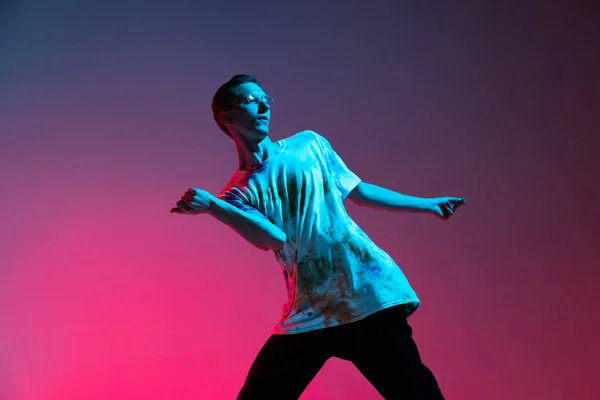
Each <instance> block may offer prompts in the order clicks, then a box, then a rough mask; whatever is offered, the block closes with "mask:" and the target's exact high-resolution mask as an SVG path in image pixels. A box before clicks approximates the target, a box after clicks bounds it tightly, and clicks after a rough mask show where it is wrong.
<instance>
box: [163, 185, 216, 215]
mask: <svg viewBox="0 0 600 400" xmlns="http://www.w3.org/2000/svg"><path fill="white" fill-rule="evenodd" d="M214 198H215V197H214V196H213V195H212V194H210V193H208V192H207V191H206V190H202V189H195V188H190V189H188V190H187V191H186V192H185V194H184V195H183V196H182V197H181V200H179V201H178V202H177V207H175V208H171V213H175V214H188V215H197V214H206V213H207V212H208V211H209V208H210V204H211V202H212V201H213V199H214Z"/></svg>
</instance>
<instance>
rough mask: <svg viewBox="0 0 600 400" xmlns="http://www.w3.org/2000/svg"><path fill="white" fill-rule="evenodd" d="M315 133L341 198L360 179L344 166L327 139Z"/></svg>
mask: <svg viewBox="0 0 600 400" xmlns="http://www.w3.org/2000/svg"><path fill="white" fill-rule="evenodd" d="M315 135H316V136H317V138H318V139H319V142H320V144H321V149H322V151H323V156H324V157H325V160H326V162H327V164H328V166H329V170H330V171H331V174H332V175H333V179H334V181H335V184H336V186H337V188H338V190H339V191H340V192H341V194H342V199H345V198H346V196H348V194H349V193H350V192H351V191H352V189H354V188H355V187H356V186H357V185H358V184H359V183H360V181H361V179H360V178H359V177H358V176H357V175H356V174H355V173H354V172H352V171H351V170H350V168H348V166H346V163H345V162H344V160H342V158H341V157H340V156H339V155H338V154H337V153H336V152H335V150H333V148H332V147H331V144H330V143H329V141H328V140H327V139H325V138H324V137H323V136H321V135H319V134H318V133H316V132H315Z"/></svg>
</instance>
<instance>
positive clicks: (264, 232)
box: [208, 197, 287, 250]
mask: <svg viewBox="0 0 600 400" xmlns="http://www.w3.org/2000/svg"><path fill="white" fill-rule="evenodd" d="M208 213H209V214H210V215H212V216H213V217H215V218H216V219H218V220H219V221H221V222H223V223H224V224H225V225H228V226H229V227H231V228H232V229H233V230H235V231H236V232H237V233H239V234H240V235H241V236H242V237H243V238H244V239H246V240H247V241H248V242H250V243H251V244H253V245H254V246H256V247H258V248H259V249H263V250H278V249H280V248H281V247H282V246H283V244H284V243H285V241H286V240H287V236H286V234H285V232H283V231H282V230H281V229H279V228H278V227H277V226H275V225H274V224H272V223H271V222H269V220H268V219H266V218H261V217H259V216H256V215H253V214H251V213H249V212H246V211H242V210H240V209H239V208H237V207H235V206H233V205H231V204H229V203H228V202H226V201H224V200H221V199H220V198H218V197H214V198H213V199H212V200H211V201H210V206H209V209H208Z"/></svg>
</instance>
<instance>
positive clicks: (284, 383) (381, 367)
mask: <svg viewBox="0 0 600 400" xmlns="http://www.w3.org/2000/svg"><path fill="white" fill-rule="evenodd" d="M271 104H272V99H271V97H269V96H268V95H266V94H265V92H264V91H263V90H262V88H261V85H260V83H259V81H258V80H256V78H254V77H253V76H248V75H236V76H234V77H233V78H232V79H231V80H229V81H228V82H227V83H225V84H223V85H222V86H221V87H220V88H219V90H218V91H217V92H216V94H215V96H214V98H213V103H212V110H213V116H214V118H215V121H216V122H217V124H218V126H219V127H220V128H221V130H223V132H225V133H226V134H227V135H228V136H230V137H231V138H232V139H233V141H234V142H235V145H236V147H237V152H238V158H239V168H238V170H237V171H236V172H235V173H234V175H233V176H232V178H231V179H230V181H229V182H228V184H227V185H226V186H225V188H224V189H223V190H222V191H221V193H220V194H219V195H218V196H216V197H215V196H213V195H211V194H210V193H208V192H206V191H205V190H202V189H196V188H191V189H188V191H187V192H186V193H185V194H184V195H183V197H182V198H181V200H179V201H178V202H177V207H176V208H173V209H171V212H175V213H180V214H188V215H196V214H210V215H212V216H213V217H215V218H217V219H218V220H219V221H221V222H223V223H225V224H227V225H228V226H230V227H231V228H233V229H234V230H235V231H237V232H238V233H239V234H240V235H241V236H242V237H244V238H245V239H246V240H247V241H248V242H250V243H251V244H253V245H254V246H256V247H258V248H260V249H263V250H272V251H273V252H274V254H275V258H276V259H277V261H278V262H279V264H280V265H281V268H282V271H283V276H284V279H285V283H286V286H287V291H288V301H287V303H286V304H285V306H284V307H283V316H282V318H281V320H280V321H279V323H278V324H277V325H276V326H275V329H274V331H273V334H272V335H271V337H270V338H269V339H268V340H267V342H266V343H265V345H264V346H263V348H262V349H261V350H260V352H259V354H258V356H257V357H256V359H255V361H254V363H253V365H252V367H251V368H250V372H249V373H248V376H247V378H246V382H245V383H244V386H243V387H242V389H241V391H240V393H239V396H238V399H280V400H282V399H297V398H299V397H300V395H301V393H302V392H303V391H304V389H305V388H306V387H307V386H308V384H309V383H310V381H311V380H312V379H313V377H314V376H315V375H316V374H317V372H318V371H319V370H320V369H321V367H322V366H323V365H324V364H325V362H326V361H327V359H329V358H330V357H338V358H341V359H344V360H348V361H351V362H352V363H354V365H356V367H357V368H358V369H359V371H360V372H361V373H362V374H363V375H364V376H365V377H366V379H368V380H369V382H371V383H372V384H373V386H374V387H375V388H376V389H377V391H378V392H379V393H380V394H381V395H382V396H383V397H384V398H386V399H400V398H402V399H428V400H429V399H443V396H442V394H441V391H440V389H439V387H438V384H437V382H436V379H435V378H434V376H433V374H432V373H431V371H430V370H429V369H428V368H427V367H426V366H425V365H423V363H422V362H421V359H420V356H419V352H418V350H417V347H416V345H415V342H414V341H413V339H412V330H411V327H410V326H409V325H408V324H407V318H408V316H409V315H411V314H412V313H413V312H414V311H415V310H416V309H417V307H418V306H419V304H420V301H419V298H418V297H417V295H416V294H415V292H414V291H413V289H412V288H411V286H410V285H409V283H408V281H407V279H406V277H405V276H404V274H403V273H402V271H401V270H400V268H399V267H398V266H397V265H396V263H395V262H394V261H393V260H392V259H391V257H390V256H389V255H388V254H387V253H386V252H384V251H383V250H382V249H380V248H379V247H377V246H376V245H375V244H374V243H373V242H372V241H371V239H370V238H369V237H368V236H367V235H366V234H365V233H364V232H363V231H362V230H361V228H360V227H359V226H358V225H357V224H356V223H355V222H354V221H353V220H352V219H351V218H350V217H349V216H348V214H347V213H346V210H345V208H344V204H343V200H344V199H345V198H346V197H348V198H350V200H352V201H353V202H355V203H357V204H358V205H361V206H367V207H371V208H375V209H381V210H390V211H396V210H407V211H422V212H427V213H433V214H436V215H438V216H439V217H441V218H443V219H447V218H449V217H450V216H451V215H452V214H453V213H454V211H455V210H456V208H457V207H459V206H460V205H462V204H464V203H465V200H464V199H463V198H458V197H437V198H419V197H412V196H407V195H403V194H400V193H397V192H394V191H391V190H388V189H384V188H382V187H379V186H376V185H373V184H371V183H366V182H363V181H361V179H360V178H358V176H356V175H355V174H354V173H353V172H352V171H351V170H350V169H348V167H347V166H346V165H345V163H344V162H343V161H342V159H341V158H340V157H339V156H338V155H337V154H336V152H335V151H334V150H333V148H332V147H331V145H330V144H329V142H328V141H327V139H325V138H324V137H323V136H321V135H319V134H318V133H316V132H313V131H303V132H299V133H297V134H295V135H293V136H291V137H288V138H286V139H282V140H280V141H278V142H272V141H271V139H270V138H269V121H270V118H271Z"/></svg>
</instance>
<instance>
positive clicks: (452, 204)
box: [431, 197, 467, 219]
mask: <svg viewBox="0 0 600 400" xmlns="http://www.w3.org/2000/svg"><path fill="white" fill-rule="evenodd" d="M431 201H432V211H433V212H434V213H435V215H437V216H438V217H440V218H442V219H448V218H450V217H451V216H452V215H454V212H455V211H456V210H457V209H458V207H460V206H462V205H463V204H465V203H466V202H467V201H466V200H465V199H464V198H463V197H435V198H433V199H431Z"/></svg>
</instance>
